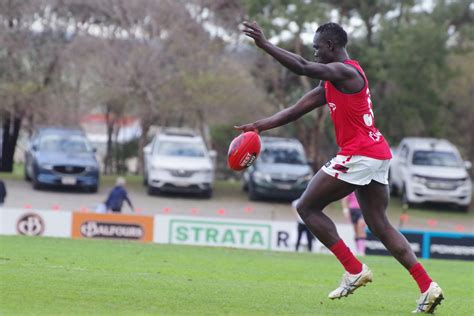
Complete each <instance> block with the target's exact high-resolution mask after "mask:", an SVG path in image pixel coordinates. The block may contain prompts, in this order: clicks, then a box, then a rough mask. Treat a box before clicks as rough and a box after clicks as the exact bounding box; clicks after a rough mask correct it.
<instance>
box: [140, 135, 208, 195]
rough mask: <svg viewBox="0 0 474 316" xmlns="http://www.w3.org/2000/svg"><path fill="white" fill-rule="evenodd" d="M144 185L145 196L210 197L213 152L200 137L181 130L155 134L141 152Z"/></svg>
mask: <svg viewBox="0 0 474 316" xmlns="http://www.w3.org/2000/svg"><path fill="white" fill-rule="evenodd" d="M143 151H144V154H145V155H144V156H145V175H144V182H145V184H146V185H147V187H148V193H149V194H150V195H152V194H153V193H155V192H179V193H202V195H203V196H204V197H208V198H210V197H211V196H212V188H213V182H214V163H213V158H214V157H215V151H208V150H207V148H206V145H205V143H204V141H203V139H202V137H201V136H199V135H197V134H196V133H194V132H191V131H186V130H181V129H166V130H163V131H161V132H160V133H158V134H157V135H156V136H155V137H154V138H153V141H152V142H151V143H150V144H148V145H147V146H146V147H145V148H144V149H143Z"/></svg>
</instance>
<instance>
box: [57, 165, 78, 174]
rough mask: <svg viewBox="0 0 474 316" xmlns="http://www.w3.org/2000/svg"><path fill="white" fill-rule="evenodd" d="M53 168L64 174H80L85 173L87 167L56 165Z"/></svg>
mask: <svg viewBox="0 0 474 316" xmlns="http://www.w3.org/2000/svg"><path fill="white" fill-rule="evenodd" d="M53 170H54V171H56V172H59V173H63V174H78V173H83V172H84V170H86V168H85V167H78V166H54V168H53Z"/></svg>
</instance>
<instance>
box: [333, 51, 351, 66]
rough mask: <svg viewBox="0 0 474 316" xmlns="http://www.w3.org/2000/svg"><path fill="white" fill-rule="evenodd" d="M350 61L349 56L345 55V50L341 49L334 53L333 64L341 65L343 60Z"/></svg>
mask: <svg viewBox="0 0 474 316" xmlns="http://www.w3.org/2000/svg"><path fill="white" fill-rule="evenodd" d="M348 59H350V57H349V54H347V51H346V50H345V49H341V50H339V51H338V52H336V54H335V56H334V62H340V63H343V62H344V61H345V60H348Z"/></svg>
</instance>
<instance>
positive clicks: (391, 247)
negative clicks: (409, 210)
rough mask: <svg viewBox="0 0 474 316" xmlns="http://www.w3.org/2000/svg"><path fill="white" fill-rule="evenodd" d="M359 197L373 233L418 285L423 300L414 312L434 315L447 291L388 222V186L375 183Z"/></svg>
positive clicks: (361, 192) (362, 189)
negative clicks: (386, 211)
mask: <svg viewBox="0 0 474 316" xmlns="http://www.w3.org/2000/svg"><path fill="white" fill-rule="evenodd" d="M356 195H357V199H358V201H359V204H360V206H361V209H362V212H363V214H364V218H365V221H366V223H367V225H368V226H369V229H370V230H371V232H372V233H373V234H374V235H375V236H376V237H377V238H378V239H380V241H381V242H382V243H383V244H384V246H385V248H387V250H388V251H390V253H391V254H392V255H393V256H394V257H395V259H397V260H398V262H400V263H401V264H402V265H403V266H404V267H405V268H406V269H407V270H408V272H409V273H410V275H411V276H412V277H413V279H414V280H415V281H416V283H417V284H418V287H419V289H420V292H421V297H420V298H419V300H418V301H417V308H416V310H414V311H413V312H414V313H433V312H434V310H435V308H436V307H437V306H438V305H439V304H441V301H442V300H443V298H444V297H443V291H442V290H441V288H440V287H439V286H438V284H437V283H436V282H433V280H432V279H431V278H430V277H429V275H428V273H427V272H426V270H425V269H424V268H423V266H422V265H421V263H419V262H418V260H417V258H416V256H415V253H414V252H413V250H412V249H411V247H410V245H409V243H408V241H407V240H406V238H405V237H404V236H403V235H402V234H401V233H400V232H399V231H398V230H396V229H395V228H394V227H393V226H392V225H391V224H390V222H389V221H388V218H387V216H386V214H385V210H386V208H387V204H388V198H389V193H388V187H387V185H384V184H381V183H378V182H377V181H372V182H371V183H370V184H369V185H366V186H363V187H359V188H358V189H357V191H356Z"/></svg>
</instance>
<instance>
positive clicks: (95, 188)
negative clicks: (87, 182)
mask: <svg viewBox="0 0 474 316" xmlns="http://www.w3.org/2000/svg"><path fill="white" fill-rule="evenodd" d="M87 191H88V192H90V193H97V192H98V191H99V186H97V185H94V186H92V187H89V188H88V190H87Z"/></svg>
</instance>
